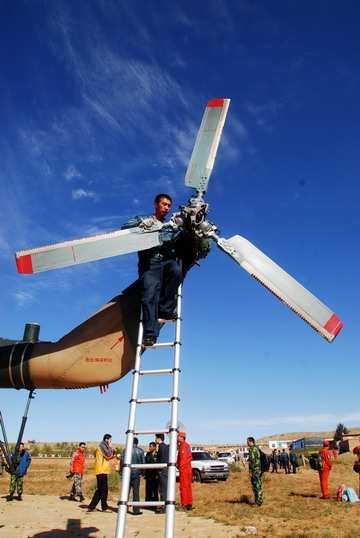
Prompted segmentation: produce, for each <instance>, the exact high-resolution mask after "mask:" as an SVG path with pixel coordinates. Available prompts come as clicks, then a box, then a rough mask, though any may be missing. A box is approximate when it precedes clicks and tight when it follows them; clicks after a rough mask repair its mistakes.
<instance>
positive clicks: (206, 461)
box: [191, 450, 230, 482]
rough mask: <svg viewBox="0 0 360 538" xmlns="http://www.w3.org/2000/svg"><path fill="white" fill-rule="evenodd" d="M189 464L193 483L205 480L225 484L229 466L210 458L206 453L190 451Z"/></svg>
mask: <svg viewBox="0 0 360 538" xmlns="http://www.w3.org/2000/svg"><path fill="white" fill-rule="evenodd" d="M192 457H193V460H192V462H191V467H192V476H193V482H203V481H205V480H222V481H223V482H226V480H227V479H228V476H229V474H230V473H229V466H228V464H227V463H226V462H222V461H221V462H220V461H218V460H216V459H214V458H212V457H211V456H210V454H208V452H204V451H200V450H192Z"/></svg>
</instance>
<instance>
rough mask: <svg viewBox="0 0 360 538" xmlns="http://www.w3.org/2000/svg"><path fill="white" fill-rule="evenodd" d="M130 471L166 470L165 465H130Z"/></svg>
mask: <svg viewBox="0 0 360 538" xmlns="http://www.w3.org/2000/svg"><path fill="white" fill-rule="evenodd" d="M130 468H131V469H166V468H167V463H132V464H131V465H130Z"/></svg>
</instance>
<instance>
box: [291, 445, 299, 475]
mask: <svg viewBox="0 0 360 538" xmlns="http://www.w3.org/2000/svg"><path fill="white" fill-rule="evenodd" d="M289 456H290V463H291V468H292V472H293V473H294V474H296V467H297V466H298V462H297V455H296V452H295V450H293V448H292V447H290V452H289Z"/></svg>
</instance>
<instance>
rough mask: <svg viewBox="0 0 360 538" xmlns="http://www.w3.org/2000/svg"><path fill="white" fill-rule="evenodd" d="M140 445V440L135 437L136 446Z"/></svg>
mask: <svg viewBox="0 0 360 538" xmlns="http://www.w3.org/2000/svg"><path fill="white" fill-rule="evenodd" d="M138 444H139V439H138V438H137V437H134V445H138Z"/></svg>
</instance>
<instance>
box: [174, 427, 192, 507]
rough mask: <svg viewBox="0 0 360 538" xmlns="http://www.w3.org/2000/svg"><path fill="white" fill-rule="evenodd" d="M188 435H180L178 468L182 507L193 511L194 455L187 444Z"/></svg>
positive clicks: (183, 433)
mask: <svg viewBox="0 0 360 538" xmlns="http://www.w3.org/2000/svg"><path fill="white" fill-rule="evenodd" d="M185 439H186V433H185V432H179V433H178V443H179V446H178V455H177V462H176V465H177V468H178V469H179V473H180V477H179V481H180V500H181V507H182V508H184V509H186V510H192V504H193V496H192V487H191V482H192V467H191V461H192V453H191V448H190V445H189V443H187V442H186V440H185Z"/></svg>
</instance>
